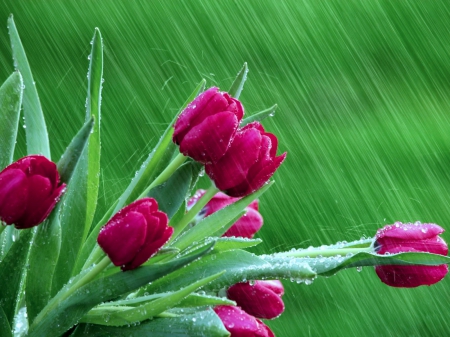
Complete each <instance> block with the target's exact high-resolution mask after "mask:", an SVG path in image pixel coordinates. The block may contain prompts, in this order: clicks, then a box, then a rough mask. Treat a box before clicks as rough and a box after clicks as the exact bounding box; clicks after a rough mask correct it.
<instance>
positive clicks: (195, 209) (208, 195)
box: [170, 185, 220, 242]
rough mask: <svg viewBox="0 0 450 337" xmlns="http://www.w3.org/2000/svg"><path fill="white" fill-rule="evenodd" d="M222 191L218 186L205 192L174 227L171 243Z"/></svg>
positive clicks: (212, 186)
mask: <svg viewBox="0 0 450 337" xmlns="http://www.w3.org/2000/svg"><path fill="white" fill-rule="evenodd" d="M219 191H220V190H219V189H217V187H216V186H214V185H211V187H210V188H208V189H207V190H206V192H205V194H204V195H203V196H202V197H201V198H200V200H198V201H197V202H196V203H195V204H194V206H192V208H191V209H190V210H189V211H188V212H187V213H186V214H185V215H184V216H183V217H182V218H181V219H180V221H178V223H176V224H174V225H172V224H170V225H171V226H172V227H173V228H174V232H173V235H172V238H171V239H170V242H172V241H173V240H174V239H175V238H176V237H177V236H178V235H180V233H181V232H182V231H183V230H184V229H185V228H186V226H187V225H188V224H189V223H190V222H191V221H192V220H194V218H195V216H196V215H197V214H198V213H199V212H200V211H201V210H202V208H203V207H205V205H206V204H207V203H208V202H209V201H210V200H211V199H212V198H213V197H214V196H215V195H216V193H217V192H219Z"/></svg>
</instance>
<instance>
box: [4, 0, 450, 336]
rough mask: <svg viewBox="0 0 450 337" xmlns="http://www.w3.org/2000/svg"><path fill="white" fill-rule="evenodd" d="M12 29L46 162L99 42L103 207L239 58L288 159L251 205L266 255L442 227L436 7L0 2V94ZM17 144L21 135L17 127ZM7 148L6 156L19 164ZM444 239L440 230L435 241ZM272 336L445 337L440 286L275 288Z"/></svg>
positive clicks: (443, 123) (449, 69) (445, 144)
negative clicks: (179, 115) (11, 22)
mask: <svg viewBox="0 0 450 337" xmlns="http://www.w3.org/2000/svg"><path fill="white" fill-rule="evenodd" d="M10 13H13V14H14V16H15V21H16V25H17V28H18V30H19V33H20V34H21V37H22V42H23V44H24V47H25V50H26V52H27V54H28V57H29V62H30V64H31V69H32V70H33V73H34V78H35V80H36V82H37V88H38V91H39V94H40V99H41V102H42V105H43V109H44V113H45V116H46V120H47V124H48V128H49V133H50V137H51V145H52V148H51V150H52V157H53V159H55V160H56V159H58V158H59V156H60V155H61V153H62V151H63V149H64V148H65V146H66V145H67V144H68V143H69V141H70V139H71V138H72V136H73V135H74V133H75V132H76V131H77V129H78V128H79V127H80V126H81V124H82V121H83V118H84V105H85V97H86V86H87V80H86V73H87V67H88V60H87V56H88V54H89V51H90V45H89V41H90V40H91V38H92V36H93V32H94V27H99V28H100V30H101V32H102V34H103V39H104V44H105V69H104V78H105V83H104V90H103V101H102V102H103V105H102V114H103V117H102V123H103V124H102V151H103V152H102V158H101V163H102V168H103V169H102V176H101V192H100V198H101V200H100V210H104V209H105V207H107V206H108V205H110V203H111V202H112V200H114V198H116V197H118V196H119V195H120V193H121V192H122V190H123V189H124V188H125V186H126V185H127V184H128V182H129V181H130V179H131V177H132V176H133V175H134V172H135V171H136V170H137V169H138V167H139V166H140V163H141V161H142V160H143V158H144V157H145V156H146V154H147V153H148V152H149V151H150V150H151V148H152V147H153V146H154V145H155V144H156V141H157V139H158V137H159V135H160V133H161V132H162V131H163V130H164V129H165V127H166V126H167V124H168V123H169V122H170V120H171V119H172V117H173V116H174V114H175V113H176V111H177V109H178V108H179V107H180V106H181V104H182V103H183V102H184V100H185V99H186V97H187V96H188V95H189V93H190V92H191V91H192V90H193V88H194V86H195V84H196V83H198V82H199V81H200V80H201V79H202V78H206V79H207V81H208V86H212V85H218V86H220V87H221V88H222V89H224V90H226V89H228V87H229V86H230V84H231V82H232V79H233V78H234V76H235V74H236V73H237V71H238V70H239V69H240V68H241V66H242V64H243V63H244V62H248V64H249V67H250V73H249V79H248V81H247V83H246V86H245V90H244V92H243V94H242V95H241V100H242V101H243V103H244V105H245V108H246V113H247V114H251V113H253V112H256V111H259V110H262V109H264V108H266V107H268V106H271V105H272V104H274V103H278V106H279V108H278V111H277V114H276V117H275V118H272V119H271V120H266V121H265V122H264V124H265V126H266V128H267V129H268V130H269V131H271V132H274V133H276V134H277V135H278V136H279V139H280V150H279V151H280V153H281V151H288V158H287V161H286V162H285V164H283V166H282V167H281V168H280V170H279V171H278V172H277V173H276V175H275V177H274V178H275V180H276V184H275V186H274V187H273V188H272V189H271V190H270V191H269V192H268V193H267V194H265V195H264V196H263V197H262V199H261V203H260V205H261V210H262V213H263V215H264V218H265V226H264V227H263V230H262V231H261V232H260V233H259V234H258V235H259V237H261V238H263V239H264V243H263V244H261V245H260V246H259V247H257V248H258V249H257V250H255V251H256V252H263V251H268V252H274V251H280V250H287V249H290V248H292V247H307V246H309V245H320V244H327V243H334V242H336V241H340V240H355V239H359V238H360V237H361V236H363V235H366V236H372V235H374V233H375V231H376V229H377V228H379V227H382V226H383V225H384V224H389V223H392V222H394V221H395V220H400V221H404V222H407V221H415V220H421V221H423V222H436V223H438V224H440V225H442V226H443V227H446V228H450V211H449V202H450V174H449V171H448V166H449V164H450V135H449V131H450V113H449V108H450V81H449V80H448V79H449V76H450V28H449V27H450V4H449V3H448V1H446V0H443V1H439V0H434V1H424V2H421V1H413V0H412V1H403V0H402V1H391V0H378V1H377V0H373V1H372V0H370V1H363V0H351V1H341V2H338V1H333V0H292V1H271V0H258V1H225V0H223V1H167V2H166V1H161V2H160V1H107V0H103V1H16V0H3V1H1V5H0V21H1V20H3V21H2V22H3V24H0V82H3V81H4V80H5V79H6V78H7V76H8V75H9V74H10V73H11V72H12V71H13V65H12V58H11V51H10V47H9V37H8V32H7V29H6V20H7V17H8V15H9V14H10ZM21 139H22V141H23V139H24V137H23V130H21ZM24 149H25V148H24V146H23V145H22V146H19V148H18V150H17V154H16V155H17V157H20V156H21V155H22V154H23V153H24ZM444 238H446V240H447V241H450V233H446V234H444ZM284 284H285V286H286V294H285V297H284V299H285V303H286V312H285V313H284V314H283V315H282V316H281V317H280V318H278V319H276V320H274V321H270V322H268V324H269V325H270V326H271V327H272V329H273V330H274V331H275V333H276V334H277V336H439V335H441V336H442V335H444V336H445V335H446V334H447V333H449V331H450V328H449V327H448V324H447V321H448V319H449V311H448V308H447V303H448V300H449V295H450V293H449V290H448V286H449V285H450V278H449V277H447V279H446V280H444V281H442V282H441V283H439V284H437V285H435V286H433V287H420V288H417V289H394V288H389V287H387V286H385V285H384V284H382V283H381V282H380V281H379V280H378V278H377V277H376V275H375V273H374V271H373V269H372V268H364V269H363V271H362V272H361V273H358V272H357V271H356V270H354V269H353V270H348V271H344V272H342V273H340V274H338V275H336V276H334V277H332V278H330V279H317V280H316V281H315V282H314V283H313V284H312V285H310V286H306V285H297V284H295V283H290V282H289V281H287V282H284Z"/></svg>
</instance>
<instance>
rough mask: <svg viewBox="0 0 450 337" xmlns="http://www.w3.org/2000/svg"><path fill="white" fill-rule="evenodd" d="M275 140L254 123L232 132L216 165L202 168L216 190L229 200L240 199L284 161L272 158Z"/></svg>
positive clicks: (274, 156)
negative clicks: (229, 198) (227, 145)
mask: <svg viewBox="0 0 450 337" xmlns="http://www.w3.org/2000/svg"><path fill="white" fill-rule="evenodd" d="M277 147H278V140H277V137H275V135H273V134H271V133H268V132H265V131H264V128H263V127H262V125H261V124H260V123H258V122H254V123H250V124H248V125H246V126H244V127H243V128H242V129H239V130H238V132H236V135H235V137H234V140H233V142H232V143H231V145H230V147H229V149H228V150H227V152H226V153H225V155H224V156H223V157H222V158H220V160H219V161H217V162H216V163H208V164H206V165H205V171H206V173H207V174H208V176H209V177H210V178H211V179H212V180H213V181H214V183H215V184H216V186H217V188H219V189H220V190H222V191H225V193H226V194H228V195H229V196H232V197H243V196H245V195H248V194H250V193H252V192H254V191H256V190H257V189H259V188H260V187H261V186H263V185H264V184H265V183H266V182H267V181H268V180H269V178H270V177H271V176H272V175H273V174H274V173H275V171H276V170H277V169H278V167H279V166H280V165H281V163H282V162H283V161H284V159H285V158H286V153H283V154H282V155H280V156H276V152H277Z"/></svg>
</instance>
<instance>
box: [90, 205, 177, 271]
mask: <svg viewBox="0 0 450 337" xmlns="http://www.w3.org/2000/svg"><path fill="white" fill-rule="evenodd" d="M167 223H168V218H167V215H166V213H164V212H161V211H158V203H157V202H156V200H155V199H153V198H144V199H140V200H137V201H135V202H133V203H131V204H130V205H128V206H126V207H124V208H122V209H121V210H120V211H119V212H117V213H116V214H115V215H114V216H113V217H112V218H111V219H110V220H109V221H108V223H107V224H106V225H105V226H103V228H102V229H101V230H100V233H99V235H98V238H97V242H98V244H99V246H100V247H101V248H102V249H103V251H104V252H105V253H106V254H107V255H108V256H109V258H110V259H111V261H112V263H113V264H114V265H115V266H121V268H122V270H123V271H125V270H131V269H135V268H137V267H139V266H140V265H141V264H143V263H144V262H146V261H147V260H148V259H149V258H150V257H152V256H153V255H155V254H156V253H157V252H158V250H159V249H160V248H161V247H162V246H163V245H164V244H165V243H166V242H167V241H168V240H169V239H170V237H171V236H172V233H173V228H172V227H169V226H167Z"/></svg>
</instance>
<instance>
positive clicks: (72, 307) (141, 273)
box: [28, 245, 212, 337]
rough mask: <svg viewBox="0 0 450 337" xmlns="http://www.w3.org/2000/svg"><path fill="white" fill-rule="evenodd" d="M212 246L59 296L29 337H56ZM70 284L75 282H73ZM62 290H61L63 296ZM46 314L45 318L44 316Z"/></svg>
mask: <svg viewBox="0 0 450 337" xmlns="http://www.w3.org/2000/svg"><path fill="white" fill-rule="evenodd" d="M211 249H212V245H210V246H207V247H204V248H203V249H200V250H199V251H198V252H197V253H196V254H194V255H192V256H189V257H185V258H179V259H176V260H173V261H171V262H168V263H164V264H157V265H150V266H145V267H140V268H137V269H135V270H131V271H127V272H119V273H116V274H113V275H110V276H106V277H103V278H100V279H96V280H94V281H92V282H90V283H88V284H86V285H84V286H82V287H80V288H79V289H77V290H76V291H75V292H74V293H73V294H71V295H70V296H68V297H67V298H66V299H65V300H63V301H61V302H59V300H58V298H59V295H60V294H61V293H60V294H58V295H57V296H55V297H54V298H53V299H52V300H50V302H49V303H48V305H47V306H48V308H53V310H50V309H49V310H46V308H44V309H43V311H42V312H41V313H40V314H39V315H38V316H37V317H36V319H35V321H34V322H33V323H32V325H31V326H30V330H29V333H28V336H29V337H32V336H33V337H38V336H47V337H51V336H59V335H61V334H62V333H64V332H65V331H67V330H68V329H70V328H71V327H72V326H73V325H74V324H76V323H77V322H78V321H79V319H80V318H81V317H83V315H84V314H86V313H87V312H88V311H89V310H90V309H92V308H93V307H94V306H96V305H98V304H100V303H102V302H105V301H110V300H112V299H114V298H117V297H118V296H121V295H123V294H126V293H128V292H131V291H134V290H135V289H137V288H139V287H142V286H143V285H145V284H147V283H149V282H152V281H154V280H156V279H158V278H160V277H162V276H164V275H166V274H168V273H171V272H173V271H174V270H177V269H179V268H181V267H183V266H185V265H186V264H188V263H190V262H192V261H193V260H195V259H197V258H199V257H200V256H202V255H204V254H206V253H208V252H209V251H210V250H211ZM73 282H76V281H75V280H74V281H73ZM64 291H65V289H63V290H62V292H64ZM44 313H45V314H44Z"/></svg>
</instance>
